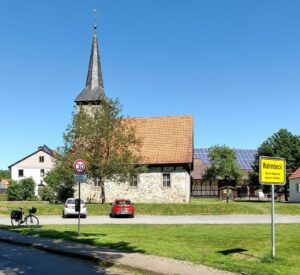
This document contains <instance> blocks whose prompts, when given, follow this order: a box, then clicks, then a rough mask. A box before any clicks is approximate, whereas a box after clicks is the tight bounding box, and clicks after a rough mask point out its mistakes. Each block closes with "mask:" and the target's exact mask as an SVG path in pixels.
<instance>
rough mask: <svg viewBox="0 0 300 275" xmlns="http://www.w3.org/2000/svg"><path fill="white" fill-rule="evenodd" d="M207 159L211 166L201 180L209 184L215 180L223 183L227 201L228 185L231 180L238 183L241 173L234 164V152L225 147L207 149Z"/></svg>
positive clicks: (235, 163)
mask: <svg viewBox="0 0 300 275" xmlns="http://www.w3.org/2000/svg"><path fill="white" fill-rule="evenodd" d="M208 158H209V161H210V164H211V166H210V167H209V168H207V169H206V171H205V172H204V175H203V178H204V179H207V180H209V181H210V182H211V181H213V180H216V179H221V180H223V181H224V183H225V186H226V188H227V203H228V201H229V184H230V182H231V181H232V180H235V181H239V180H240V178H241V176H242V172H241V169H240V167H239V166H238V164H237V162H236V156H235V151H234V150H233V149H231V148H229V147H227V146H225V145H224V146H213V147H211V148H210V149H209V153H208Z"/></svg>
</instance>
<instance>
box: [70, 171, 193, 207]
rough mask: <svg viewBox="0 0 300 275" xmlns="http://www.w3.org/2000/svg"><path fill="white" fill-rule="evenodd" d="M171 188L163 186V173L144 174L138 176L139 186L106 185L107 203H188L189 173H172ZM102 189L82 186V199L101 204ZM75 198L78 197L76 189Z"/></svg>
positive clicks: (84, 184) (126, 184)
mask: <svg viewBox="0 0 300 275" xmlns="http://www.w3.org/2000/svg"><path fill="white" fill-rule="evenodd" d="M170 175H171V186H170V187H164V186H163V174H162V173H143V174H140V175H139V176H138V184H137V186H136V187H135V186H130V184H129V183H128V182H125V183H116V182H111V181H109V182H106V183H105V194H106V202H113V201H114V200H115V199H118V198H126V199H130V200H132V201H133V202H145V203H152V202H155V203H188V202H189V198H190V175H189V174H188V173H187V172H172V173H170ZM100 194H101V192H100V187H99V186H94V185H93V183H91V182H90V183H82V184H81V198H82V199H83V200H85V201H91V202H100ZM75 197H78V189H76V193H75Z"/></svg>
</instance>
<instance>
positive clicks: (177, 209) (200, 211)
mask: <svg viewBox="0 0 300 275" xmlns="http://www.w3.org/2000/svg"><path fill="white" fill-rule="evenodd" d="M33 205H34V206H35V207H37V209H38V212H37V215H61V212H62V204H47V203H43V202H0V215H9V213H10V212H11V210H13V209H17V208H18V207H23V208H24V209H25V210H26V209H29V208H30V207H32V206H33ZM135 207H136V214H137V215H233V214H270V211H271V203H270V202H262V201H231V202H229V203H228V204H227V203H226V202H225V201H220V200H218V199H203V198H201V199H192V200H191V202H190V203H189V204H183V203H178V204H173V203H153V204H149V203H148V204H147V203H136V204H135ZM87 208H88V214H89V215H108V214H109V212H110V208H111V206H110V204H108V203H107V204H104V205H102V204H96V203H95V204H88V206H87ZM275 212H276V214H287V215H300V204H292V203H280V202H276V210H275Z"/></svg>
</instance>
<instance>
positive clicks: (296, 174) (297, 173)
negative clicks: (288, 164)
mask: <svg viewBox="0 0 300 275" xmlns="http://www.w3.org/2000/svg"><path fill="white" fill-rule="evenodd" d="M297 178H300V167H299V168H298V169H297V170H296V171H295V172H294V173H293V174H292V175H290V177H289V179H297Z"/></svg>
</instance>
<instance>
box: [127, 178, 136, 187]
mask: <svg viewBox="0 0 300 275" xmlns="http://www.w3.org/2000/svg"><path fill="white" fill-rule="evenodd" d="M129 185H130V186H133V187H137V186H138V177H137V176H135V177H132V178H131V180H130V183H129Z"/></svg>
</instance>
